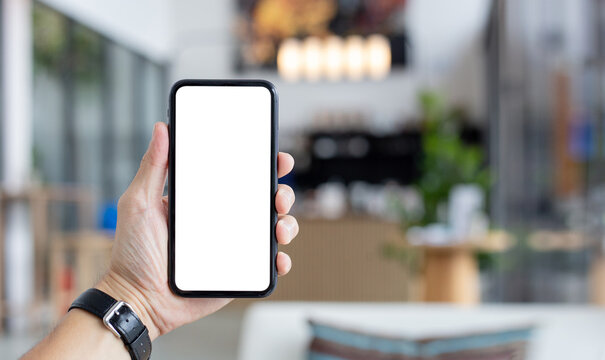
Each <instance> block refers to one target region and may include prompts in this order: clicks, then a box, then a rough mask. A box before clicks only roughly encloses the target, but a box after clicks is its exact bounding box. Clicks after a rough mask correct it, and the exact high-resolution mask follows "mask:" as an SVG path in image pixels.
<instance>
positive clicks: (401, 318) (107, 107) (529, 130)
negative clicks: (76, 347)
mask: <svg viewBox="0 0 605 360" xmlns="http://www.w3.org/2000/svg"><path fill="white" fill-rule="evenodd" d="M0 11H1V14H0V15H1V17H0V25H1V26H0V32H1V41H0V48H1V56H0V60H1V61H0V68H1V72H0V74H1V75H0V84H1V85H0V94H1V101H0V113H1V116H0V124H1V125H2V126H1V127H0V144H1V150H0V154H1V158H0V165H1V166H0V264H1V270H0V275H1V276H0V305H1V306H0V318H1V320H2V322H1V327H0V329H1V330H0V334H1V335H0V351H2V352H3V353H6V354H11V356H12V357H17V356H18V355H19V354H21V353H23V352H24V351H25V350H26V349H27V348H28V347H30V346H31V345H32V344H33V343H34V342H35V341H36V340H38V339H40V338H41V336H43V335H44V334H45V333H46V332H47V331H48V330H50V329H52V326H53V325H54V324H55V323H56V321H57V319H58V318H59V317H60V316H61V315H62V314H64V312H65V311H66V309H67V307H68V305H69V304H70V303H71V301H72V300H73V299H74V298H75V297H76V296H77V295H78V294H79V293H80V292H81V291H83V290H85V289H86V288H88V287H90V286H91V285H92V284H94V283H95V281H96V280H97V279H99V277H100V276H101V274H103V271H104V269H105V266H106V265H107V260H108V256H109V254H110V250H111V244H112V238H113V235H114V230H115V222H116V212H117V210H116V203H117V199H118V197H119V196H120V194H121V193H122V192H123V191H124V190H125V189H126V187H127V186H128V184H129V182H130V180H131V179H132V177H133V176H134V174H135V172H136V169H137V168H138V164H139V161H140V158H141V156H142V154H143V153H144V151H145V149H146V147H147V143H148V140H149V138H150V135H151V130H152V125H153V123H154V122H156V121H165V120H166V108H167V96H168V90H169V88H170V85H171V84H172V83H173V82H174V81H176V80H178V79H181V78H262V79H267V80H269V81H271V82H273V83H274V84H275V85H276V87H277V89H278V92H279V96H280V133H279V144H280V150H281V151H288V152H290V153H292V154H293V155H294V157H295V159H296V167H295V169H294V171H293V173H292V174H291V175H289V176H287V177H286V178H284V179H282V182H283V183H286V184H289V185H291V186H292V187H293V188H294V190H295V192H296V196H297V203H296V206H295V208H294V209H293V213H294V214H295V215H296V216H297V217H298V219H299V223H300V228H301V231H300V235H299V236H298V238H297V239H296V241H295V242H294V243H293V244H292V245H289V246H288V247H287V252H288V253H289V254H290V255H291V257H292V259H293V263H294V267H293V269H292V271H291V273H290V274H289V275H288V276H287V277H284V278H281V279H280V281H279V285H278V287H277V289H276V291H275V293H274V294H273V295H271V297H270V298H269V299H267V300H262V301H251V300H238V301H235V302H234V303H232V304H231V305H229V306H228V307H227V308H226V309H225V310H223V311H221V312H219V313H218V314H215V315H212V316H210V317H208V318H206V319H202V320H201V321H198V322H196V323H194V324H192V325H189V326H187V327H184V328H182V329H179V330H177V331H176V332H174V333H173V334H170V335H168V336H166V337H164V338H161V339H159V340H158V341H157V343H156V344H154V346H155V349H156V350H154V351H157V352H158V355H157V356H158V357H159V358H162V357H168V356H172V357H173V358H175V359H176V358H183V359H188V358H199V357H200V353H203V354H204V355H202V356H201V357H202V358H209V359H223V358H225V359H232V358H240V359H257V358H258V359H270V358H276V359H280V358H284V359H285V358H288V359H298V358H300V359H302V358H306V357H308V358H312V359H323V357H321V356H327V355H330V356H333V357H332V358H346V359H349V358H350V359H357V358H373V357H372V356H370V355H368V354H367V353H366V354H365V355H363V354H362V355H358V357H353V355H350V352H351V351H353V350H352V349H355V350H359V349H357V348H356V346H357V345H359V344H357V343H356V342H355V341H352V342H350V343H347V344H346V349H345V350H346V351H345V350H343V349H342V344H340V345H341V347H337V348H338V351H337V350H334V348H332V345H334V343H335V342H337V341H336V340H334V339H336V338H338V339H341V338H342V337H338V336H336V337H334V338H331V337H330V336H332V335H334V334H333V332H339V331H341V332H342V331H344V332H346V330H348V329H356V330H357V331H361V330H359V329H362V330H363V333H364V334H366V335H367V336H370V337H374V338H375V337H376V336H378V335H377V334H383V335H384V334H385V333H386V334H388V335H389V336H390V339H391V340H392V339H393V337H396V338H400V337H402V338H405V339H407V340H406V341H408V340H409V339H413V340H414V341H416V340H423V341H424V344H426V343H427V342H426V341H428V340H426V339H428V338H430V339H434V338H435V337H444V338H443V339H446V340H447V341H451V342H453V344H456V341H460V339H463V340H464V339H466V340H468V339H467V338H466V337H465V336H467V335H468V334H483V335H484V336H488V337H489V336H495V339H500V340H501V342H498V341H500V340H498V341H496V340H494V341H496V342H495V343H494V341H492V340H493V339H492V340H489V339H488V338H482V339H483V340H481V341H479V343H480V344H482V345H485V346H486V347H488V348H490V349H488V350H489V351H491V352H489V354H491V355H490V356H495V355H494V354H495V353H494V352H493V351H495V350H493V348H494V346H495V345H494V344H497V345H498V346H496V348H498V349H505V350H506V351H509V350H510V352H505V353H506V354H509V355H510V354H512V355H510V357H502V358H506V359H509V358H510V359H522V358H525V357H527V358H530V359H558V358H562V359H569V358H583V359H589V358H595V359H596V358H599V359H601V358H603V354H605V346H603V345H600V344H601V343H602V341H600V342H599V341H597V339H598V338H599V337H598V336H599V334H603V333H604V332H605V327H604V326H605V325H603V324H605V312H603V310H601V308H600V306H602V305H605V254H604V251H605V186H604V184H605V182H604V180H605V1H603V0H532V1H523V0H493V1H487V0H458V1H447V0H376V1H369V0H306V1H305V0H231V1H211V0H205V1H195V0H171V1H168V0H147V1H143V2H141V1H139V2H123V1H117V0H105V1H98V0H87V1H81V0H78V1H76V0H38V1H34V0H2V7H1V10H0ZM242 181H245V174H242ZM326 319H327V320H326ZM343 319H345V320H343ZM309 320H311V323H310V325H309V324H307V321H309ZM326 322H327V323H328V324H330V326H334V327H329V328H328V329H327V330H326V326H327V325H326ZM284 324H289V325H284ZM461 324H462V325H465V326H466V327H464V326H463V328H460V326H461ZM282 326H284V327H286V328H288V329H291V331H289V330H285V329H283V328H281V327H282ZM494 329H499V331H504V330H502V329H505V330H506V331H508V333H506V334H508V335H510V331H513V330H511V329H514V330H515V331H517V332H515V333H514V335H515V336H516V337H515V336H513V338H514V339H515V340H514V341H504V340H502V336H503V335H502V334H504V333H502V332H497V331H495V330H494ZM519 329H521V330H519ZM326 334H328V335H326ZM330 334H332V335H330ZM340 335H342V334H340ZM358 335H359V334H358ZM508 335H506V336H508ZM275 336H277V337H278V338H279V339H281V340H282V341H279V345H276V344H275V342H277V341H276V340H275ZM511 336H512V335H511ZM374 338H373V339H374ZM486 339H487V340H486ZM490 339H491V338H490ZM507 339H509V340H510V337H509V338H507ZM264 340H265V341H264ZM425 340H426V341H425ZM446 340H444V341H446ZM563 340H565V341H563ZM402 341H403V340H402ZM503 341H504V342H503ZM562 342H564V343H565V344H566V346H565V348H564V349H561V348H560V347H561V343H562ZM419 343H423V342H422V341H420V342H419ZM511 344H512V345H511ZM513 345H514V346H513ZM557 345H558V346H559V347H557ZM275 346H277V348H276V347H275ZM418 346H420V345H418ZM453 346H454V348H456V346H455V345H453ZM456 349H460V348H456ZM362 350H365V351H367V350H368V349H362ZM371 350H375V351H385V350H384V349H374V348H372V349H371ZM475 350H476V349H475ZM475 350H474V351H475ZM505 350H502V351H505ZM360 351H361V350H360ZM476 351H479V350H476ZM499 351H500V350H499ZM347 354H349V355H347ZM423 354H428V352H423ZM432 354H433V355H435V354H436V353H432ZM498 354H500V353H498ZM503 354H504V353H503ZM580 354H581V355H580ZM356 356H357V355H356ZM435 356H441V355H439V354H436V355H435ZM444 356H445V355H444ZM473 356H474V355H473ZM477 356H479V355H477ZM481 356H483V355H481ZM486 356H487V355H486ZM507 356H508V355H507ZM557 356H558V357H557ZM421 358H422V357H421ZM461 358H471V357H470V355H468V354H467V357H461ZM476 358H477V359H483V358H486V359H487V358H490V359H491V358H492V357H480V356H479V357H476ZM473 359H475V357H473Z"/></svg>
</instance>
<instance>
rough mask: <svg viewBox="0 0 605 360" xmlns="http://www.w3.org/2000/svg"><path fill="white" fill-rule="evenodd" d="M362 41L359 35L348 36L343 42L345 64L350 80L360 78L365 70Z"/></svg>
mask: <svg viewBox="0 0 605 360" xmlns="http://www.w3.org/2000/svg"><path fill="white" fill-rule="evenodd" d="M364 53H365V52H364V42H363V38H362V37H361V36H356V35H354V36H349V37H348V38H347V40H346V42H345V66H346V72H347V76H348V77H349V79H351V80H361V79H362V78H363V75H364V71H365V54H364Z"/></svg>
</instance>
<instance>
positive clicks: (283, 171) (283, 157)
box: [277, 152, 294, 177]
mask: <svg viewBox="0 0 605 360" xmlns="http://www.w3.org/2000/svg"><path fill="white" fill-rule="evenodd" d="M293 168H294V158H293V157H292V155H290V154H288V153H285V152H280V153H279V154H277V177H283V176H286V175H288V174H289V173H290V171H292V169H293Z"/></svg>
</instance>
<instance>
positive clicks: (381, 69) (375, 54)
mask: <svg viewBox="0 0 605 360" xmlns="http://www.w3.org/2000/svg"><path fill="white" fill-rule="evenodd" d="M365 52H366V59H367V69H366V73H367V74H368V75H369V76H370V77H371V78H372V79H374V80H379V79H382V78H384V77H385V76H387V75H388V73H389V71H390V70H391V45H390V44H389V40H388V39H387V38H386V37H385V36H383V35H372V36H370V37H368V39H367V40H366V46H365Z"/></svg>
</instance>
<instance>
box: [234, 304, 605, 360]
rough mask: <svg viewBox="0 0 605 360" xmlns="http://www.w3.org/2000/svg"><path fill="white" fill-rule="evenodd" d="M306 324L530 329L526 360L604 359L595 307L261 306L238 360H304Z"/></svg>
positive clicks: (247, 325)
mask: <svg viewBox="0 0 605 360" xmlns="http://www.w3.org/2000/svg"><path fill="white" fill-rule="evenodd" d="M309 318H313V319H317V320H325V321H328V322H330V323H334V324H342V325H344V326H346V327H349V328H358V329H359V328H361V329H366V330H368V331H371V332H378V333H385V334H399V335H404V336H409V337H419V336H427V335H428V336H431V335H436V334H442V335H447V334H456V333H457V332H459V331H463V332H465V331H469V330H471V331H472V330H488V329H500V328H504V327H507V326H514V325H520V324H528V323H531V324H536V326H537V330H536V332H535V333H534V336H533V338H532V340H531V342H530V347H529V354H528V355H529V356H528V359H530V360H572V359H573V360H575V359H582V360H591V359H595V360H597V359H599V360H601V359H605V309H602V308H597V307H590V306H567V305H482V306H478V307H457V306H452V305H437V304H434V305H433V304H431V305H429V304H400V303H308V302H259V303H256V304H254V305H252V306H250V307H249V309H248V310H247V312H246V314H245V317H244V322H243V325H242V333H241V338H240V348H239V360H257V359H258V360H261V359H262V360H272V359H279V360H282V359H288V360H302V359H306V351H307V346H308V343H309V341H310V339H311V333H310V329H309V326H308V324H307V320H308V319H309Z"/></svg>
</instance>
